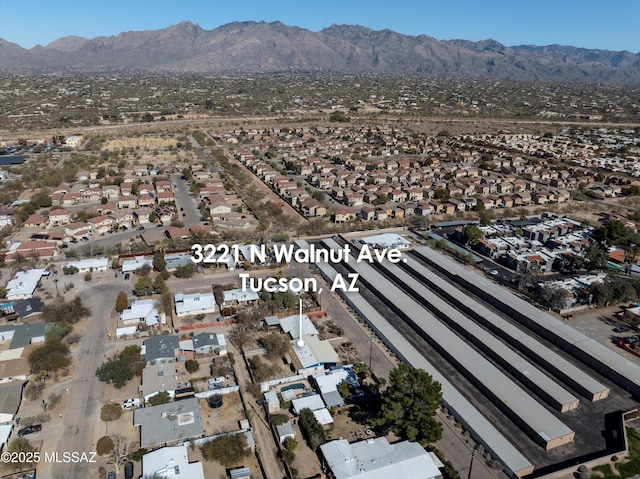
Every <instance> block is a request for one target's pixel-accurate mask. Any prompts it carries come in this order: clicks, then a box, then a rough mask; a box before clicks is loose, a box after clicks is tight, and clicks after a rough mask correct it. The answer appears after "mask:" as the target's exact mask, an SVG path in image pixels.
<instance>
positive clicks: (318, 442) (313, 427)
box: [298, 408, 327, 451]
mask: <svg viewBox="0 0 640 479" xmlns="http://www.w3.org/2000/svg"><path fill="white" fill-rule="evenodd" d="M298 423H299V424H300V430H301V431H302V435H303V436H304V438H305V439H306V441H307V443H308V444H309V447H310V448H311V449H312V450H313V451H315V450H316V449H318V447H320V446H322V445H323V444H324V443H325V442H327V435H326V433H325V430H324V429H323V428H322V425H321V424H320V423H319V422H318V420H317V419H316V416H315V415H314V414H313V411H312V410H311V409H309V408H304V409H303V410H302V411H300V416H299V418H298Z"/></svg>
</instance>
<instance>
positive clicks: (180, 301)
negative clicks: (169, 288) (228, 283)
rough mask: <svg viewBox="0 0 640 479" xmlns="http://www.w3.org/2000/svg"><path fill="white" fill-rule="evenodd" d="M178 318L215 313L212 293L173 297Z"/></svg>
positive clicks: (180, 294) (179, 294)
mask: <svg viewBox="0 0 640 479" xmlns="http://www.w3.org/2000/svg"><path fill="white" fill-rule="evenodd" d="M173 301H174V303H175V307H176V315H177V316H178V317H183V316H189V315H194V314H206V313H215V312H216V300H215V298H214V296H213V293H192V294H183V293H178V294H176V295H175V296H174V297H173Z"/></svg>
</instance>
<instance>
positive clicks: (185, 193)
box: [170, 173, 200, 228]
mask: <svg viewBox="0 0 640 479" xmlns="http://www.w3.org/2000/svg"><path fill="white" fill-rule="evenodd" d="M170 178H171V183H172V184H173V185H175V187H174V194H175V197H176V206H177V207H178V210H179V212H180V219H181V220H182V222H183V223H184V226H185V227H187V228H188V227H189V226H191V225H193V224H195V223H198V222H199V221H200V212H199V211H198V208H196V204H195V201H194V199H193V198H192V197H191V194H190V192H189V185H188V183H187V180H183V179H182V175H181V174H179V173H176V174H173V175H171V176H170Z"/></svg>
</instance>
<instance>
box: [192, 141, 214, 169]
mask: <svg viewBox="0 0 640 479" xmlns="http://www.w3.org/2000/svg"><path fill="white" fill-rule="evenodd" d="M189 141H190V142H191V145H192V146H193V148H194V149H195V150H196V152H197V153H198V155H200V158H201V159H202V161H204V162H205V163H206V164H207V165H208V166H209V169H210V170H211V171H212V172H213V173H217V171H218V168H216V166H215V165H214V163H213V161H212V160H211V158H209V155H207V152H206V151H205V149H204V147H202V146H200V143H198V142H197V140H196V139H195V138H194V137H193V136H189Z"/></svg>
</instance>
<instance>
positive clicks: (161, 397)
mask: <svg viewBox="0 0 640 479" xmlns="http://www.w3.org/2000/svg"><path fill="white" fill-rule="evenodd" d="M148 402H149V404H151V405H152V406H158V405H159V404H167V403H168V402H171V395H170V394H169V393H168V392H167V391H160V392H159V393H158V394H154V395H153V396H151V397H150V398H149V401H148Z"/></svg>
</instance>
